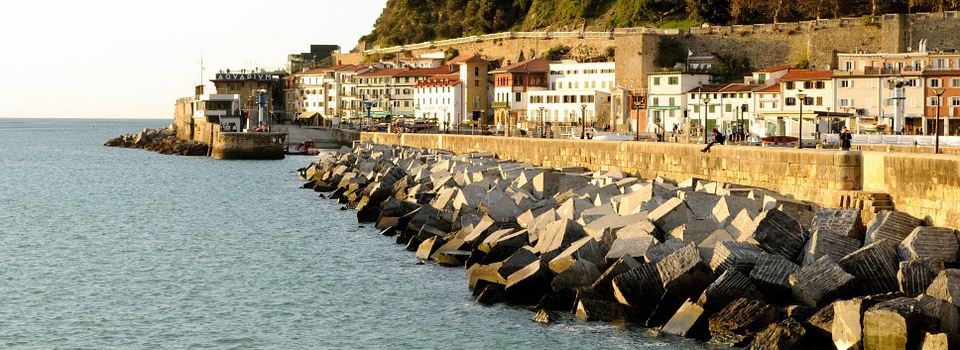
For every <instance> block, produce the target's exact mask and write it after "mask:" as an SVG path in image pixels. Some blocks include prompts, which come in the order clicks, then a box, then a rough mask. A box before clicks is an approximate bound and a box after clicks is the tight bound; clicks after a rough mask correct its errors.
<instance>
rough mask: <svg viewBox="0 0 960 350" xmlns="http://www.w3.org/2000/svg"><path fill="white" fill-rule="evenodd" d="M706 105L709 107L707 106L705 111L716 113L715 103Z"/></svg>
mask: <svg viewBox="0 0 960 350" xmlns="http://www.w3.org/2000/svg"><path fill="white" fill-rule="evenodd" d="M707 107H709V108H707V113H716V112H717V105H712V106H707Z"/></svg>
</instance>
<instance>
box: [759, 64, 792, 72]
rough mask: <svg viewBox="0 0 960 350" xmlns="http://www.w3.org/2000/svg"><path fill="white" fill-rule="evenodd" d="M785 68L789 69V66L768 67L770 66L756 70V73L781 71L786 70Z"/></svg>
mask: <svg viewBox="0 0 960 350" xmlns="http://www.w3.org/2000/svg"><path fill="white" fill-rule="evenodd" d="M786 69H790V66H775V67H770V68H766V69H761V70H758V71H757V73H773V72H778V71H782V70H786Z"/></svg>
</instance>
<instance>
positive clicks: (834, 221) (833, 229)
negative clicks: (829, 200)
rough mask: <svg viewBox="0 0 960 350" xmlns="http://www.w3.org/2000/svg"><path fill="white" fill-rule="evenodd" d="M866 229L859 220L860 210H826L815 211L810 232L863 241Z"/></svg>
mask: <svg viewBox="0 0 960 350" xmlns="http://www.w3.org/2000/svg"><path fill="white" fill-rule="evenodd" d="M865 230H866V228H865V227H864V226H863V221H861V219H860V209H827V208H821V209H820V210H817V213H816V215H815V216H814V218H813V225H812V226H810V231H811V232H817V231H822V232H829V233H833V234H837V235H841V236H844V237H849V238H853V239H856V240H858V241H863V235H864V232H865Z"/></svg>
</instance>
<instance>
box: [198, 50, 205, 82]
mask: <svg viewBox="0 0 960 350" xmlns="http://www.w3.org/2000/svg"><path fill="white" fill-rule="evenodd" d="M204 69H206V67H204V66H203V50H201V51H200V84H199V85H203V70H204Z"/></svg>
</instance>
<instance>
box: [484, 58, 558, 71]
mask: <svg viewBox="0 0 960 350" xmlns="http://www.w3.org/2000/svg"><path fill="white" fill-rule="evenodd" d="M550 63H553V62H550V61H547V60H544V59H540V58H534V59H532V60H526V61H522V62H517V63H514V64H511V65H507V66H504V67H500V68H498V69H496V70H494V71H492V72H490V73H491V74H499V73H529V72H548V71H550Z"/></svg>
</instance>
